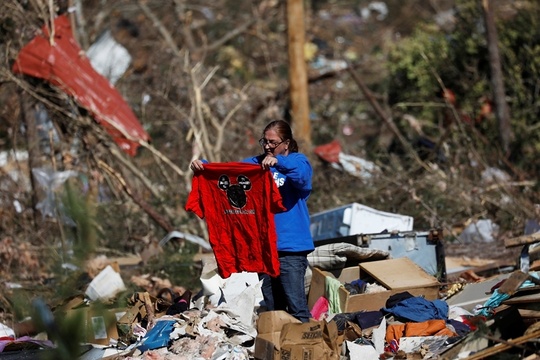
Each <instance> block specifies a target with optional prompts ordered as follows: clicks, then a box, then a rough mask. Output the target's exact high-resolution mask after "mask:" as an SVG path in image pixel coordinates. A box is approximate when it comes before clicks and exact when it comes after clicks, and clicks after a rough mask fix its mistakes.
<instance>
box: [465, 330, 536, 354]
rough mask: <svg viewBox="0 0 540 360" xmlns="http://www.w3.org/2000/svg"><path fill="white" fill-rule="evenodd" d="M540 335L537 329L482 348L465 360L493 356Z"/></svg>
mask: <svg viewBox="0 0 540 360" xmlns="http://www.w3.org/2000/svg"><path fill="white" fill-rule="evenodd" d="M539 337H540V330H538V331H535V332H533V333H530V334H527V335H523V336H520V337H518V338H516V339H512V340H508V341H506V342H505V343H504V344H497V345H495V346H492V347H490V348H487V349H484V350H481V351H477V352H475V353H474V354H472V355H471V356H468V357H466V358H465V359H464V360H480V359H484V358H486V357H488V356H492V355H495V354H498V353H500V352H503V351H506V350H509V349H511V348H512V347H513V346H514V345H520V344H523V343H525V342H527V341H529V340H533V339H537V338H539Z"/></svg>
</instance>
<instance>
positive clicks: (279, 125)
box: [263, 120, 298, 153]
mask: <svg viewBox="0 0 540 360" xmlns="http://www.w3.org/2000/svg"><path fill="white" fill-rule="evenodd" d="M270 129H271V130H274V131H275V132H276V133H277V134H278V136H279V138H280V139H281V141H286V140H289V152H292V153H295V152H298V143H297V142H296V140H295V139H294V138H293V134H292V129H291V126H290V125H289V123H288V122H286V121H285V120H274V121H272V122H270V123H269V124H268V125H266V127H265V128H264V130H263V136H264V134H265V133H266V132H267V131H268V130H270Z"/></svg>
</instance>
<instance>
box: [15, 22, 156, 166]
mask: <svg viewBox="0 0 540 360" xmlns="http://www.w3.org/2000/svg"><path fill="white" fill-rule="evenodd" d="M12 70H13V72H14V73H16V74H26V75H30V76H33V77H37V78H41V79H44V80H46V81H48V82H49V83H51V84H53V85H55V86H58V87H59V88H60V89H62V90H63V91H64V92H66V93H67V94H69V95H71V96H73V97H74V98H75V100H76V101H77V102H78V103H79V104H80V105H81V106H82V107H84V108H85V109H87V110H88V111H89V112H90V113H91V114H92V116H93V117H94V119H95V120H96V121H97V122H98V123H99V124H101V125H102V126H104V127H105V129H106V130H107V131H108V132H109V134H110V135H111V136H112V138H113V139H114V141H115V142H116V143H117V144H118V145H119V146H120V147H121V148H122V149H123V150H124V151H125V152H126V153H128V154H129V155H131V156H133V155H135V153H136V151H137V147H138V146H139V144H138V141H140V140H143V141H149V140H150V136H149V135H148V134H147V133H146V131H145V130H144V129H143V127H142V126H141V124H140V123H139V120H138V119H137V117H136V116H135V114H134V113H133V111H132V110H131V108H130V107H129V105H128V104H127V103H126V101H125V100H124V98H123V97H122V95H121V94H120V93H119V92H118V91H117V90H116V89H115V88H114V87H113V86H112V85H111V84H110V83H109V81H108V80H107V79H106V78H105V77H103V76H102V75H100V74H99V73H98V72H97V71H96V70H95V69H94V68H93V67H92V65H91V63H90V61H89V60H88V58H87V57H86V56H85V55H84V53H83V51H82V50H81V48H80V47H79V46H78V45H77V43H76V41H75V39H74V38H73V35H72V31H71V24H70V22H69V19H68V18H67V17H66V16H59V17H57V18H56V19H55V21H54V41H53V43H51V42H50V39H49V32H48V30H47V28H46V27H43V32H42V34H39V35H37V36H36V37H35V38H34V39H32V41H30V42H29V43H28V44H27V45H26V46H25V47H23V48H22V49H21V51H20V52H19V55H18V57H17V59H16V62H15V64H14V65H13V68H12Z"/></svg>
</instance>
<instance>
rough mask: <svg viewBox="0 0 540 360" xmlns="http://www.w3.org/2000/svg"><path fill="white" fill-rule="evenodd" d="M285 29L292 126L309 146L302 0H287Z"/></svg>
mask: <svg viewBox="0 0 540 360" xmlns="http://www.w3.org/2000/svg"><path fill="white" fill-rule="evenodd" d="M287 29H288V30H287V33H288V46H289V82H290V96H291V111H292V113H291V117H292V120H293V121H292V127H293V132H294V134H295V137H296V138H297V140H298V141H299V143H302V144H303V145H305V146H307V147H310V146H311V124H310V122H309V97H308V86H307V85H308V82H307V69H306V61H305V58H304V43H305V34H304V32H305V29H304V2H303V0H287Z"/></svg>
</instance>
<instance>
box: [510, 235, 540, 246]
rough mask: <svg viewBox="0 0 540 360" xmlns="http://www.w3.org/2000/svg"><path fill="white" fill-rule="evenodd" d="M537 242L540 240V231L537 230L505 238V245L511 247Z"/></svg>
mask: <svg viewBox="0 0 540 360" xmlns="http://www.w3.org/2000/svg"><path fill="white" fill-rule="evenodd" d="M537 242H540V232H536V233H534V234H530V235H521V236H518V237H515V238H511V239H505V240H504V246H505V247H507V248H509V247H515V246H520V245H527V244H534V243H537Z"/></svg>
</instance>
